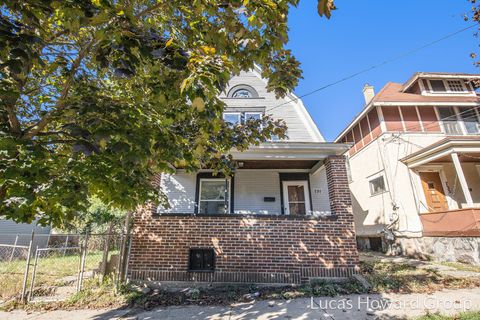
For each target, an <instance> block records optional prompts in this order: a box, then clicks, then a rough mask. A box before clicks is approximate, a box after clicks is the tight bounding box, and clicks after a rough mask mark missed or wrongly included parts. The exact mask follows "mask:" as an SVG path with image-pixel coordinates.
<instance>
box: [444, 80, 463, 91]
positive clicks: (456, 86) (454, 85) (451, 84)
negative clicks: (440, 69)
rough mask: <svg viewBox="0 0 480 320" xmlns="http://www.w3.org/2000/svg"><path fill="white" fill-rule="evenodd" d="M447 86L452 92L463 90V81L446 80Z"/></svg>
mask: <svg viewBox="0 0 480 320" xmlns="http://www.w3.org/2000/svg"><path fill="white" fill-rule="evenodd" d="M447 84H448V88H449V89H450V91H454V92H465V91H466V90H465V87H464V86H463V81H461V80H447Z"/></svg>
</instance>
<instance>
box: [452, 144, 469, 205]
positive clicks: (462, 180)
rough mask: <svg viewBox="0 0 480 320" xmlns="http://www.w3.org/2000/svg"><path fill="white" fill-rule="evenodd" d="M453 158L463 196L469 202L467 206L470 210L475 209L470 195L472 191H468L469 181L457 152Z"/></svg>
mask: <svg viewBox="0 0 480 320" xmlns="http://www.w3.org/2000/svg"><path fill="white" fill-rule="evenodd" d="M451 156H452V161H453V165H454V166H455V171H456V172H457V177H458V181H459V182H460V186H461V187H462V191H463V195H464V196H465V200H466V201H467V206H468V207H469V208H473V200H472V195H471V194H470V190H469V189H468V184H467V180H466V179H465V175H464V174H463V169H462V166H461V164H460V160H459V159H458V154H457V153H456V152H453V153H452V154H451Z"/></svg>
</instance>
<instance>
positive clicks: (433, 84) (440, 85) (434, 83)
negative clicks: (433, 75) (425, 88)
mask: <svg viewBox="0 0 480 320" xmlns="http://www.w3.org/2000/svg"><path fill="white" fill-rule="evenodd" d="M429 82H430V88H432V91H433V92H445V91H447V89H446V88H445V83H444V82H443V80H430V81H429Z"/></svg>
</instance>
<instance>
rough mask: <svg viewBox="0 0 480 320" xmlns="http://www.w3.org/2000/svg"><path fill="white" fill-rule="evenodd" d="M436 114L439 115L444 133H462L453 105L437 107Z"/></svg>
mask: <svg viewBox="0 0 480 320" xmlns="http://www.w3.org/2000/svg"><path fill="white" fill-rule="evenodd" d="M438 114H439V115H440V120H442V122H443V127H444V128H445V133H446V134H453V135H458V134H462V129H461V127H460V123H459V121H458V117H457V113H456V112H455V108H454V107H438Z"/></svg>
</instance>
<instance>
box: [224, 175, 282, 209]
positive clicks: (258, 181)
mask: <svg viewBox="0 0 480 320" xmlns="http://www.w3.org/2000/svg"><path fill="white" fill-rule="evenodd" d="M264 197H274V198H275V202H265V201H264ZM234 212H235V213H244V214H245V213H246V214H253V213H257V214H280V176H279V174H278V172H275V171H257V170H255V171H249V170H248V171H240V170H239V171H238V172H237V174H236V175H235V198H234Z"/></svg>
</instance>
